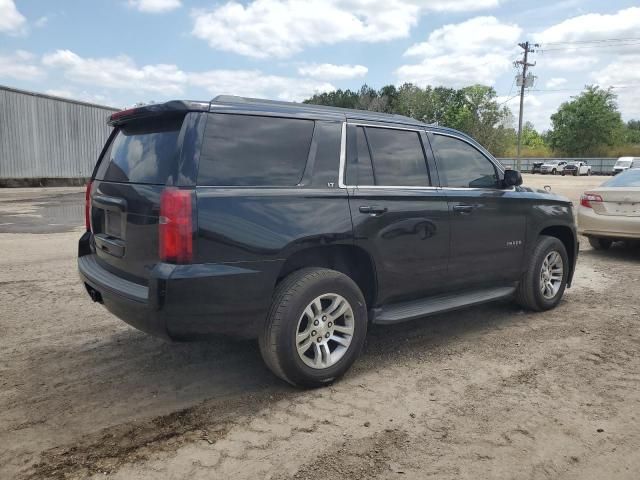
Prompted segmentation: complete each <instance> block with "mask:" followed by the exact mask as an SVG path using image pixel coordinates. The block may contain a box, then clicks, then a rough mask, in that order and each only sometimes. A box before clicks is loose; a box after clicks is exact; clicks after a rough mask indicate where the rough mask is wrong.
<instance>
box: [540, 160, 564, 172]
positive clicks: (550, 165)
mask: <svg viewBox="0 0 640 480" xmlns="http://www.w3.org/2000/svg"><path fill="white" fill-rule="evenodd" d="M566 164H567V162H566V161H564V160H548V161H546V162H544V163H543V164H542V165H541V166H540V173H543V174H544V173H550V174H551V175H557V174H558V173H560V172H562V169H563V168H564V166H565V165H566Z"/></svg>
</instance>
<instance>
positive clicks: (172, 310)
mask: <svg viewBox="0 0 640 480" xmlns="http://www.w3.org/2000/svg"><path fill="white" fill-rule="evenodd" d="M83 239H84V237H83ZM81 242H82V239H81ZM82 252H83V248H82V245H81V248H80V253H81V255H80V256H79V257H78V271H79V273H80V278H81V279H82V282H83V283H84V284H85V287H86V289H87V292H88V293H89V295H90V296H91V298H92V299H93V300H94V301H98V302H100V303H102V304H104V306H105V307H106V308H107V310H109V311H110V312H111V313H113V314H114V315H116V316H117V317H118V318H120V319H121V320H123V321H124V322H126V323H128V324H129V325H131V326H133V327H135V328H137V329H138V330H141V331H143V332H146V333H149V334H151V335H154V336H157V337H161V338H164V339H171V340H184V339H196V338H203V337H206V336H207V335H219V334H223V335H231V336H234V337H242V338H255V337H256V336H257V334H258V329H259V328H260V326H261V325H262V324H263V322H264V319H265V318H266V315H267V311H268V308H269V305H270V302H271V292H272V290H273V286H274V283H275V278H276V276H277V271H278V268H279V267H278V265H276V263H278V262H266V263H268V265H262V264H252V265H244V264H243V266H237V265H225V264H193V265H173V264H167V263H158V264H156V265H155V266H154V267H153V269H152V270H151V273H150V276H149V282H148V285H140V284H137V283H134V282H130V281H128V280H125V279H123V278H122V277H119V276H118V275H115V274H113V273H111V272H110V271H108V270H106V269H105V268H104V267H103V266H102V265H101V264H100V263H99V260H98V259H97V258H96V255H95V254H92V253H86V250H85V254H82Z"/></svg>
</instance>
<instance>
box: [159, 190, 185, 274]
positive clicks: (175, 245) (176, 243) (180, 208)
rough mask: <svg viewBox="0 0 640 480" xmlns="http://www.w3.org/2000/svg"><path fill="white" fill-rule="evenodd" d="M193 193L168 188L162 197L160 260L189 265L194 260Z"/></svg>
mask: <svg viewBox="0 0 640 480" xmlns="http://www.w3.org/2000/svg"><path fill="white" fill-rule="evenodd" d="M191 216H192V209H191V191H189V190H178V189H177V188H167V189H165V190H164V191H163V192H162V195H161V196H160V222H159V223H160V224H159V229H158V230H159V235H160V238H159V240H160V242H159V244H160V260H161V261H163V262H170V263H189V262H191V261H192V259H193V222H192V220H191Z"/></svg>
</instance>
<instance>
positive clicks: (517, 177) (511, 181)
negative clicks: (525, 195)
mask: <svg viewBox="0 0 640 480" xmlns="http://www.w3.org/2000/svg"><path fill="white" fill-rule="evenodd" d="M503 184H504V187H505V188H511V187H517V186H519V185H522V175H521V174H520V172H519V171H517V170H505V172H504V180H503Z"/></svg>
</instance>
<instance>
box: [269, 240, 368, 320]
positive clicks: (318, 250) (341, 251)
mask: <svg viewBox="0 0 640 480" xmlns="http://www.w3.org/2000/svg"><path fill="white" fill-rule="evenodd" d="M306 267H318V268H329V269H331V270H336V271H338V272H341V273H344V274H345V275H347V276H348V277H350V278H351V279H352V280H353V281H354V282H355V283H356V285H358V288H360V290H361V291H362V294H363V296H364V298H365V301H366V302H367V306H369V307H371V306H373V305H375V301H376V298H377V290H378V287H377V280H376V278H377V277H376V269H375V264H374V262H373V258H372V257H371V255H369V253H368V252H367V251H366V250H364V249H362V248H360V247H357V246H355V245H326V246H320V247H309V248H305V249H302V250H298V251H296V252H294V253H292V254H291V255H290V256H289V257H288V258H287V259H286V260H285V262H284V264H283V265H282V267H281V269H280V272H279V273H278V277H277V279H276V284H278V283H279V282H280V281H281V280H282V279H283V278H285V277H286V276H287V275H289V274H290V273H292V272H294V271H296V270H300V269H301V268H306Z"/></svg>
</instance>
